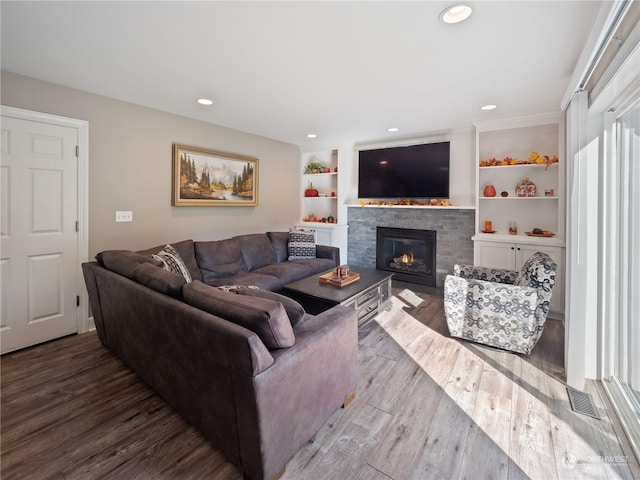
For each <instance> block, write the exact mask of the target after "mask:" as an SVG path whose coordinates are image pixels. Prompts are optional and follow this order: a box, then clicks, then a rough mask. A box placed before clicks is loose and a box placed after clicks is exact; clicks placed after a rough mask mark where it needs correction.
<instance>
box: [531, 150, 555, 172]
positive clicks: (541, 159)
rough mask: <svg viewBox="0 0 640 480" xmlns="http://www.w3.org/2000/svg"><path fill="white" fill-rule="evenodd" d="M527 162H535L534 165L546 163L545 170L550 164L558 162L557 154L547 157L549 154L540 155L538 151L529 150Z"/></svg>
mask: <svg viewBox="0 0 640 480" xmlns="http://www.w3.org/2000/svg"><path fill="white" fill-rule="evenodd" d="M528 163H535V164H536V165H546V167H545V170H546V169H547V168H549V166H550V165H552V164H554V163H558V156H557V155H554V156H553V157H551V158H549V155H540V154H539V153H538V152H531V155H529V160H528Z"/></svg>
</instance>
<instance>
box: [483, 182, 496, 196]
mask: <svg viewBox="0 0 640 480" xmlns="http://www.w3.org/2000/svg"><path fill="white" fill-rule="evenodd" d="M482 194H483V195H484V196H485V197H495V196H496V187H494V186H493V185H492V184H490V183H487V184H486V185H485V186H484V190H482Z"/></svg>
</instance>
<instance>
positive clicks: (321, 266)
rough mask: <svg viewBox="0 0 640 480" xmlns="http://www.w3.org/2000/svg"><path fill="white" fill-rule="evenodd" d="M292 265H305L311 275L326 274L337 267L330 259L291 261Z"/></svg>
mask: <svg viewBox="0 0 640 480" xmlns="http://www.w3.org/2000/svg"><path fill="white" fill-rule="evenodd" d="M290 263H293V264H296V265H304V266H305V267H307V268H308V269H309V275H313V274H314V273H322V272H326V271H327V270H331V269H333V268H335V267H336V265H335V262H334V261H333V260H331V259H329V258H301V259H299V260H291V261H290Z"/></svg>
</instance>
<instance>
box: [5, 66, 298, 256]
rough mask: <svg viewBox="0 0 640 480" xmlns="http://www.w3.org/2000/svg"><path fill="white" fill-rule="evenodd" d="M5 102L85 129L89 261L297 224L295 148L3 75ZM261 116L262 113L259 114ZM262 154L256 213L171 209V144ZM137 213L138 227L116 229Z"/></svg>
mask: <svg viewBox="0 0 640 480" xmlns="http://www.w3.org/2000/svg"><path fill="white" fill-rule="evenodd" d="M1 81H2V84H1V98H2V104H3V105H7V106H12V107H17V108H23V109H27V110H34V111H40V112H45V113H51V114H55V115H62V116H66V117H71V118H78V119H82V120H87V121H88V122H89V256H90V257H93V256H94V255H95V254H96V253H97V252H100V251H102V250H106V249H119V248H123V249H131V250H136V249H142V248H145V247H151V246H153V245H158V244H161V243H165V242H167V243H168V242H174V241H179V240H183V239H185V238H193V239H196V240H215V239H220V238H227V237H229V236H232V235H236V234H242V233H253V232H263V231H268V230H283V229H286V228H288V227H289V226H290V225H293V224H294V223H295V222H297V221H299V217H300V214H299V205H300V202H299V195H300V177H299V173H300V150H299V148H298V147H297V146H295V145H291V144H287V143H283V142H279V141H275V140H271V139H268V138H264V137H260V136H257V135H252V134H249V133H246V132H241V131H237V130H232V129H229V128H225V127H221V126H217V125H212V124H209V123H205V122H201V121H196V120H192V119H189V118H186V117H181V116H178V115H173V114H169V113H165V112H161V111H158V110H153V109H150V108H146V107H141V106H138V105H134V104H131V103H127V102H122V101H119V100H115V99H112V98H107V97H103V96H99V95H94V94H90V93H86V92H82V91H79V90H75V89H71V88H66V87H63V86H60V85H55V84H52V83H47V82H43V81H40V80H36V79H33V78H29V77H24V76H20V75H15V74H12V73H9V72H2V76H1ZM255 114H259V112H255ZM173 143H179V144H184V145H190V146H196V147H201V148H205V149H211V150H219V151H224V152H229V153H236V154H241V155H247V156H251V157H257V158H258V159H259V165H258V168H259V204H258V206H257V207H172V206H171V172H172V158H171V156H172V144H173ZM116 210H132V211H133V222H132V223H115V212H116Z"/></svg>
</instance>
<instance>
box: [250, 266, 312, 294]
mask: <svg viewBox="0 0 640 480" xmlns="http://www.w3.org/2000/svg"><path fill="white" fill-rule="evenodd" d="M297 262H298V260H291V261H286V262H281V263H274V264H272V265H267V266H266V267H262V268H259V269H258V270H256V271H255V272H253V273H259V274H261V275H271V276H273V277H276V278H279V279H280V283H281V284H282V285H286V284H287V283H291V282H295V281H296V280H300V279H301V278H305V277H308V276H309V275H311V274H313V273H314V272H313V271H312V270H311V268H310V267H308V266H306V265H304V264H302V263H297ZM268 290H279V288H276V289H271V288H269V289H268Z"/></svg>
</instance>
